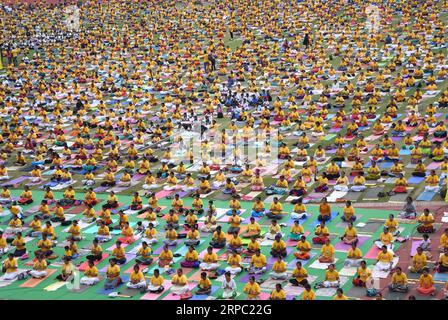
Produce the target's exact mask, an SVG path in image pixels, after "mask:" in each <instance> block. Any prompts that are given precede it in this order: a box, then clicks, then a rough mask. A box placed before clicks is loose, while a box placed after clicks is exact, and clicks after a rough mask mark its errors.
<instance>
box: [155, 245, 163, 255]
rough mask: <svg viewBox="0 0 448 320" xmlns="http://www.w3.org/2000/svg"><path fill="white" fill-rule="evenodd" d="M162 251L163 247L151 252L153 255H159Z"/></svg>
mask: <svg viewBox="0 0 448 320" xmlns="http://www.w3.org/2000/svg"><path fill="white" fill-rule="evenodd" d="M162 251H163V246H160V247H158V248H157V249H156V250H154V251H153V253H154V254H160V253H161V252H162Z"/></svg>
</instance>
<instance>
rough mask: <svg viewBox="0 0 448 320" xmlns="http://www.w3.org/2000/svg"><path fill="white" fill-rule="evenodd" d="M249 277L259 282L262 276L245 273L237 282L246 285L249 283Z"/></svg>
mask: <svg viewBox="0 0 448 320" xmlns="http://www.w3.org/2000/svg"><path fill="white" fill-rule="evenodd" d="M251 276H255V280H260V279H261V278H262V277H263V274H254V275H253V274H249V273H247V274H245V275H244V276H242V277H241V278H240V279H239V280H238V281H239V282H242V283H247V282H249V278H250V277H251Z"/></svg>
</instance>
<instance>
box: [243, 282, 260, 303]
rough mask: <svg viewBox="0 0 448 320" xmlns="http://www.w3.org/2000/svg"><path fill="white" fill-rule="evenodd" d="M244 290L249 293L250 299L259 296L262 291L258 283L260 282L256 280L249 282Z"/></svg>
mask: <svg viewBox="0 0 448 320" xmlns="http://www.w3.org/2000/svg"><path fill="white" fill-rule="evenodd" d="M244 292H245V293H247V297H248V298H249V299H253V298H255V297H256V296H258V295H259V294H260V293H261V289H260V286H259V285H258V283H256V282H254V283H250V282H248V283H247V284H246V285H245V286H244Z"/></svg>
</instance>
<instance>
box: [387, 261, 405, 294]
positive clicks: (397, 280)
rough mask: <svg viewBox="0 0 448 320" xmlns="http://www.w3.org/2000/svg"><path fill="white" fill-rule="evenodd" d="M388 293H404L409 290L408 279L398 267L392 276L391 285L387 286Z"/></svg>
mask: <svg viewBox="0 0 448 320" xmlns="http://www.w3.org/2000/svg"><path fill="white" fill-rule="evenodd" d="M388 288H389V290H390V291H393V292H400V293H406V292H408V290H409V286H408V277H407V276H406V274H405V273H404V272H403V271H402V270H401V268H400V267H397V268H396V269H395V272H394V273H393V274H392V278H391V283H390V284H389V286H388Z"/></svg>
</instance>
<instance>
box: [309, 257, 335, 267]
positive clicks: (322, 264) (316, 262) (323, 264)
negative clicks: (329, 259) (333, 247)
mask: <svg viewBox="0 0 448 320" xmlns="http://www.w3.org/2000/svg"><path fill="white" fill-rule="evenodd" d="M338 260H339V259H338V258H334V262H333V263H335V264H336V263H337V262H338ZM330 264H331V263H321V262H319V260H315V261H314V262H313V263H312V264H310V265H309V268H311V269H321V270H327V268H328V266H329V265H330Z"/></svg>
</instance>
